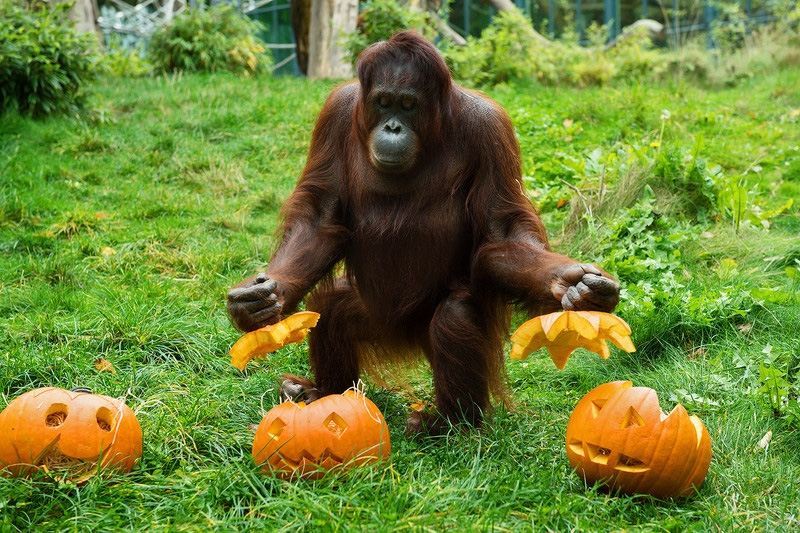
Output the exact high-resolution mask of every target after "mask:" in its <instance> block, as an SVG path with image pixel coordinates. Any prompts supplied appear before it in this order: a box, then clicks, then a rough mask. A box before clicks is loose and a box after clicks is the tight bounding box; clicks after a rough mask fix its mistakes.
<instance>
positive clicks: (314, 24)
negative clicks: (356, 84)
mask: <svg viewBox="0 0 800 533" xmlns="http://www.w3.org/2000/svg"><path fill="white" fill-rule="evenodd" d="M357 17H358V0H311V31H310V34H309V38H308V77H309V78H349V77H351V76H352V75H353V67H352V65H351V64H350V61H349V60H348V55H347V52H346V50H345V49H344V46H343V44H344V39H346V38H347V35H348V34H350V33H352V32H354V31H355V29H356V18H357Z"/></svg>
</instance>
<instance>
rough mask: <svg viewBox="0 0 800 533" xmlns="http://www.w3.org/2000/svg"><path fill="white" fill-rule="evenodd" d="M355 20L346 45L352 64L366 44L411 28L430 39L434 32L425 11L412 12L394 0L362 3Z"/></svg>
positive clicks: (371, 0)
mask: <svg viewBox="0 0 800 533" xmlns="http://www.w3.org/2000/svg"><path fill="white" fill-rule="evenodd" d="M358 19H359V22H358V27H357V28H356V31H355V32H353V33H352V34H350V36H349V37H348V39H347V44H346V46H347V50H348V51H349V52H350V57H351V60H352V61H353V62H354V63H355V61H356V59H357V58H358V54H360V53H361V51H362V50H364V49H365V48H366V47H368V46H369V45H371V44H373V43H377V42H378V41H385V40H386V39H388V38H389V37H391V36H392V35H394V34H395V33H397V32H399V31H402V30H408V29H414V30H417V31H419V32H420V33H422V34H423V35H425V36H426V37H428V38H429V39H431V38H433V37H434V36H435V35H436V30H435V29H434V28H433V26H432V24H431V22H430V20H428V16H427V15H426V14H425V13H423V12H419V11H412V10H411V9H409V8H407V7H406V6H404V5H401V4H400V3H399V2H397V0H368V1H367V2H366V3H364V5H363V6H362V8H361V12H360V13H359V17H358Z"/></svg>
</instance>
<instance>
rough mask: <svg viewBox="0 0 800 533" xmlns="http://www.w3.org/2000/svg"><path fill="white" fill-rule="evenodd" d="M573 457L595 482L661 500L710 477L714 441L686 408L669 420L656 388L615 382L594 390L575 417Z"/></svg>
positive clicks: (570, 430)
mask: <svg viewBox="0 0 800 533" xmlns="http://www.w3.org/2000/svg"><path fill="white" fill-rule="evenodd" d="M567 458H569V462H570V464H571V465H572V467H573V468H574V469H575V470H576V471H577V472H578V473H579V474H581V475H583V477H584V478H585V479H586V480H587V481H589V482H591V483H594V482H598V481H603V482H606V483H607V484H608V485H609V486H610V487H612V488H614V489H618V490H620V491H622V492H626V493H645V494H652V495H653V496H657V497H659V498H670V497H677V496H687V495H689V494H691V493H692V492H694V490H695V489H696V488H697V487H699V486H700V485H702V484H703V480H704V479H705V477H706V474H707V473H708V466H709V464H710V462H711V437H710V436H709V434H708V431H707V430H706V427H705V426H704V425H703V422H701V421H700V419H699V418H697V417H696V416H693V415H692V416H690V415H689V414H688V413H687V412H686V409H684V408H683V406H682V405H677V406H676V407H675V409H673V410H672V412H671V413H670V414H669V415H665V414H664V413H663V412H662V411H661V407H660V406H659V404H658V396H657V394H656V391H654V390H653V389H649V388H647V387H634V386H633V384H632V383H631V382H630V381H612V382H611V383H606V384H604V385H600V386H599V387H597V388H595V389H593V390H591V391H590V392H589V393H588V394H587V395H586V396H584V397H583V399H582V400H581V401H580V402H578V405H577V406H576V407H575V410H574V411H573V412H572V416H571V417H570V419H569V423H568V424H567Z"/></svg>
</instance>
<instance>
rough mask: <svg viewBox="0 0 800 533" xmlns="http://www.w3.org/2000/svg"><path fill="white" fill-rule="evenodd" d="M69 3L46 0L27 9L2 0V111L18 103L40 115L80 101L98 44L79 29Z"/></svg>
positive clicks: (78, 105)
mask: <svg viewBox="0 0 800 533" xmlns="http://www.w3.org/2000/svg"><path fill="white" fill-rule="evenodd" d="M68 9H69V5H68V4H59V5H56V6H50V5H48V4H44V3H36V4H33V7H31V8H30V9H24V8H21V7H19V6H18V5H16V4H15V3H12V2H10V1H8V0H0V112H3V111H5V110H7V109H9V108H11V107H13V106H15V105H16V107H17V109H19V111H20V112H21V113H23V114H29V115H33V116H37V117H38V116H44V115H49V114H51V113H57V112H74V111H76V110H78V109H80V108H81V107H82V105H83V102H84V90H83V89H84V86H85V84H86V82H87V81H88V80H89V79H91V78H92V77H93V75H94V71H95V66H96V61H97V55H96V45H95V44H94V41H93V37H92V36H91V35H84V34H80V33H78V32H77V31H75V29H74V28H73V27H72V25H71V24H70V22H69V20H68V19H67V11H68Z"/></svg>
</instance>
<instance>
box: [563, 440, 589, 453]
mask: <svg viewBox="0 0 800 533" xmlns="http://www.w3.org/2000/svg"><path fill="white" fill-rule="evenodd" d="M567 446H569V449H570V450H572V452H573V453H574V454H576V455H580V456H581V457H583V456H584V455H585V454H584V453H583V443H582V442H581V441H579V440H577V439H572V440H571V441H570V443H569V444H568V445H567Z"/></svg>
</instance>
